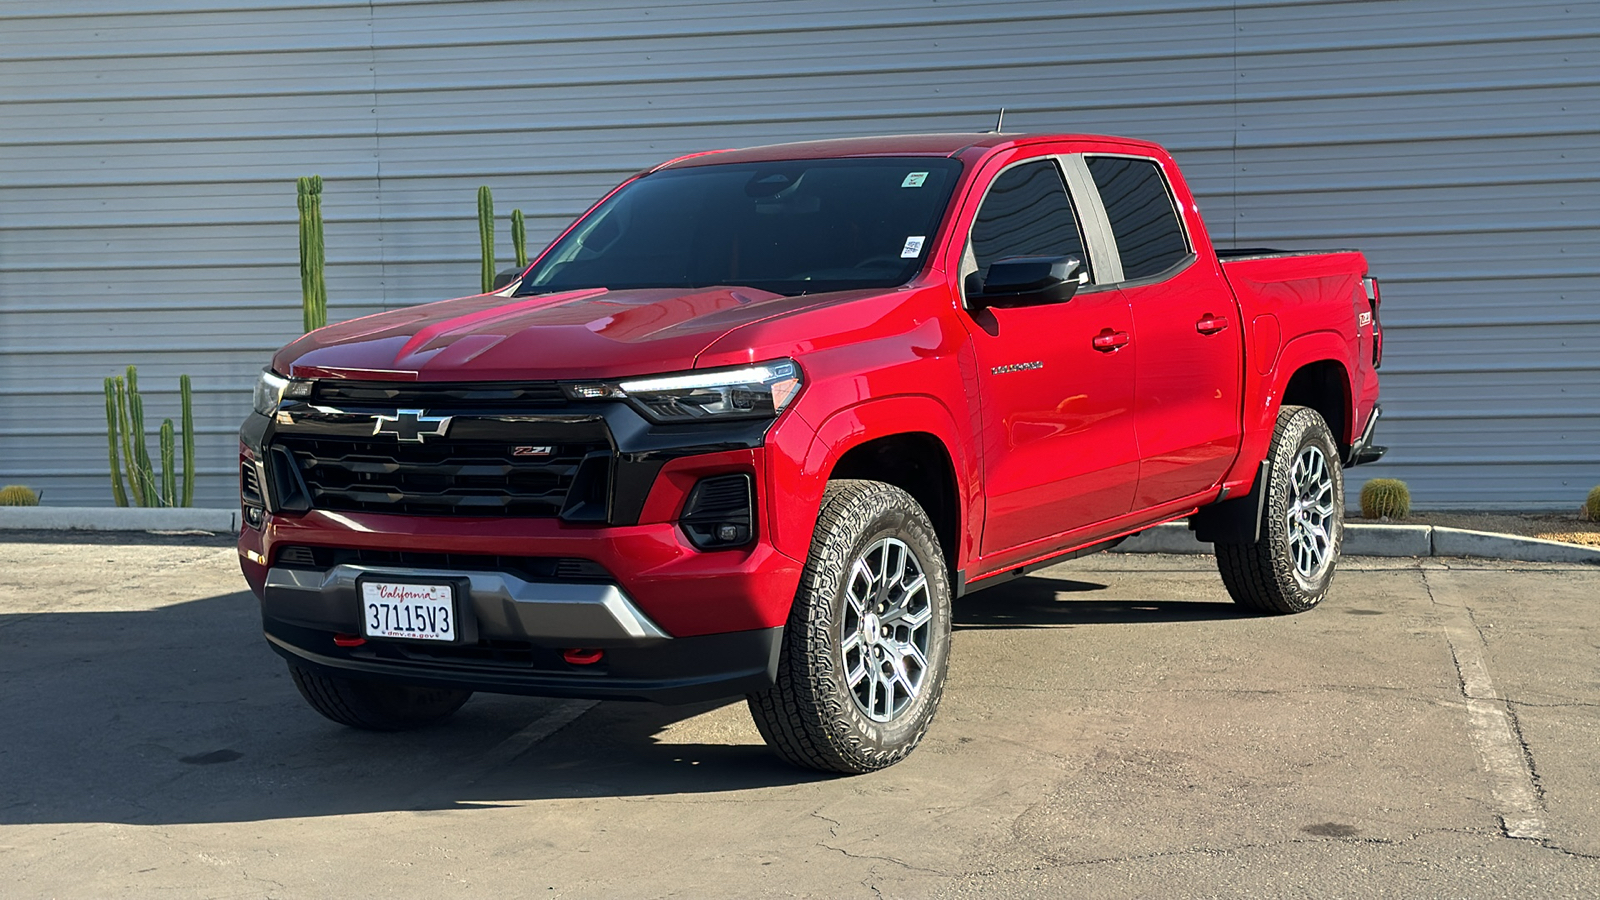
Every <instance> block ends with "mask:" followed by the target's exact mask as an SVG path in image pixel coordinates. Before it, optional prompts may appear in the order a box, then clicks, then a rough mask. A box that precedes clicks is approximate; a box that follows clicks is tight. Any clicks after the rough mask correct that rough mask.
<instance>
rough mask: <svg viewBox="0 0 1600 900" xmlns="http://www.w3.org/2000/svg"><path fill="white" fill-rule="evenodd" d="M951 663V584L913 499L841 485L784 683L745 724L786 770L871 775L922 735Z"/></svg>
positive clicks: (799, 606)
mask: <svg viewBox="0 0 1600 900" xmlns="http://www.w3.org/2000/svg"><path fill="white" fill-rule="evenodd" d="M949 653H950V582H949V579H948V577H947V576H946V574H945V567H944V555H943V553H941V552H940V549H939V541H938V538H937V537H936V536H935V534H934V531H933V526H932V524H931V523H930V522H929V521H928V517H927V514H926V513H924V512H923V510H922V507H920V506H918V505H917V502H916V501H915V500H913V499H912V498H911V496H910V495H909V494H907V493H906V492H904V491H902V490H900V489H899V488H896V487H892V486H890V485H887V484H883V483H880V482H875V481H845V480H841V481H835V482H833V483H831V484H830V485H829V486H828V490H827V493H826V494H825V495H824V497H823V503H822V514H821V516H819V517H818V520H817V531H816V536H815V537H814V538H813V539H812V544H811V555H810V558H809V559H808V561H807V563H806V568H805V572H804V574H803V575H802V576H801V580H800V590H799V591H798V593H797V595H796V597H795V602H794V607H793V609H792V610H791V612H790V615H789V623H788V626H787V628H786V629H785V632H784V636H783V647H782V650H781V652H780V656H779V659H778V677H777V681H776V682H775V683H774V684H773V686H772V687H771V688H768V689H767V690H765V691H762V692H761V693H758V694H752V695H750V697H749V704H750V714H751V717H752V718H754V719H755V722H756V727H757V728H758V729H760V731H761V736H762V737H763V738H765V739H766V741H767V744H768V746H770V747H771V748H772V749H773V751H774V752H776V753H777V754H778V755H779V756H780V757H782V758H783V759H785V760H787V761H789V762H791V763H793V764H795V765H798V766H804V767H806V768H812V769H821V770H823V771H827V772H844V773H852V774H853V773H859V772H869V771H872V770H874V769H881V768H884V767H885V766H890V765H893V764H894V763H896V762H899V761H900V760H902V759H904V758H905V757H906V756H907V755H909V754H910V753H911V751H912V750H913V749H915V747H916V746H917V744H918V742H920V741H921V740H922V736H923V735H924V734H925V733H927V730H928V723H929V722H931V721H932V719H933V714H934V711H935V710H936V709H938V707H939V698H940V695H941V694H942V693H943V691H944V676H945V667H946V663H947V661H948V659H949Z"/></svg>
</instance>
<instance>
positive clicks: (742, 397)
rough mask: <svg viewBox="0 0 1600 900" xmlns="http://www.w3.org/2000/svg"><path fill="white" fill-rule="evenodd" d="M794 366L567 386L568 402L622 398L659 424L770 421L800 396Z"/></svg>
mask: <svg viewBox="0 0 1600 900" xmlns="http://www.w3.org/2000/svg"><path fill="white" fill-rule="evenodd" d="M800 383H801V381H800V366H798V365H796V364H795V362H794V361H793V360H789V359H780V360H776V361H774V362H769V363H759V364H757V365H753V366H744V367H741V368H737V369H711V370H708V371H704V372H682V373H678V374H673V375H659V376H654V377H650V378H637V379H632V380H629V381H624V382H621V383H619V384H573V385H568V386H567V393H568V396H571V397H573V398H574V399H602V398H607V397H616V398H623V397H625V398H627V399H628V400H630V401H631V402H632V403H633V405H634V406H635V407H636V408H637V409H638V410H639V411H640V412H642V413H644V414H645V415H646V416H648V417H650V418H651V419H652V420H654V421H656V422H661V423H672V422H696V421H703V420H706V419H757V418H771V417H772V416H775V415H777V414H778V413H780V412H782V411H783V408H784V407H786V406H788V405H789V401H790V400H793V399H794V396H795V394H796V393H798V392H799V391H800Z"/></svg>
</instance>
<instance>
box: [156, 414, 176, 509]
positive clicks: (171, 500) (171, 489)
mask: <svg viewBox="0 0 1600 900" xmlns="http://www.w3.org/2000/svg"><path fill="white" fill-rule="evenodd" d="M172 431H173V429H172V420H171V419H162V420H161V438H160V440H161V505H162V506H177V505H178V460H177V453H176V452H175V450H174V447H175V441H174V440H173V433H172Z"/></svg>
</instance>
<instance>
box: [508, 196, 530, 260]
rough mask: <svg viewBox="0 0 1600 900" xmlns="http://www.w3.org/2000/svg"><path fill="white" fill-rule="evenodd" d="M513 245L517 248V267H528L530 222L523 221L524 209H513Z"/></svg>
mask: <svg viewBox="0 0 1600 900" xmlns="http://www.w3.org/2000/svg"><path fill="white" fill-rule="evenodd" d="M511 245H512V246H513V247H515V248H517V268H519V269H526V268H527V267H528V223H527V222H525V221H523V218H522V210H520V209H513V210H512V211H511Z"/></svg>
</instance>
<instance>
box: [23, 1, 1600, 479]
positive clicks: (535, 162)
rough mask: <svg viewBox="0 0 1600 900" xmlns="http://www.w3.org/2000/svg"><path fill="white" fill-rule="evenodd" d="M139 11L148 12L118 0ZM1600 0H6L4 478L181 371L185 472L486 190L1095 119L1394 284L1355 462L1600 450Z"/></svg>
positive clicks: (1465, 471)
mask: <svg viewBox="0 0 1600 900" xmlns="http://www.w3.org/2000/svg"><path fill="white" fill-rule="evenodd" d="M135 7H137V8H138V9H139V11H138V12H129V10H130V8H135ZM1597 59H1600V4H1597V3H1595V2H1592V0H1590V2H1576V3H1550V4H1539V3H1525V4H1505V3H1503V2H1482V0H1465V2H1365V3H1363V2H1357V3H1238V4H1230V3H1215V2H1211V3H1207V2H1191V3H1182V2H1171V0H1167V2H1156V0H1145V2H1109V0H1106V2H1091V3H1063V2H1016V0H1008V2H992V0H940V2H913V0H863V2H854V3H840V2H837V0H829V2H823V0H801V2H786V3H759V4H758V3H701V4H661V5H655V4H649V3H638V2H628V3H594V2H590V3H577V2H568V3H511V2H454V3H452V2H388V3H384V2H375V3H371V4H369V3H366V2H360V3H354V2H352V3H326V4H321V5H318V6H315V7H307V6H304V5H302V4H299V3H292V4H291V3H276V2H238V3H232V4H224V3H223V2H222V0H166V2H143V3H138V4H135V3H127V2H111V0H101V2H88V0H0V123H4V124H3V127H0V482H5V483H9V482H23V483H27V484H31V485H33V486H35V487H40V488H43V489H44V490H45V492H46V495H45V499H46V502H48V503H52V504H68V503H87V504H95V503H109V502H110V491H109V488H108V486H107V478H106V475H105V467H106V462H105V442H104V416H103V408H102V402H101V398H100V390H101V387H100V381H101V378H103V377H104V376H105V375H108V374H114V373H115V372H117V371H118V370H119V369H120V368H121V367H122V366H125V365H126V364H128V363H136V364H138V365H139V368H140V376H141V382H142V384H143V385H144V387H145V392H146V394H147V406H148V408H149V410H150V415H151V418H152V419H153V420H155V421H159V419H160V418H161V417H162V416H168V415H170V416H173V417H174V418H175V417H176V385H177V376H178V374H179V373H180V372H188V373H190V374H191V375H192V376H193V377H194V379H195V384H196V390H197V396H196V405H197V409H196V418H197V424H198V429H197V430H198V431H199V434H198V442H199V447H200V454H201V471H202V478H201V479H200V489H199V493H198V502H199V503H200V504H202V505H226V504H230V503H232V502H233V497H234V476H233V471H234V467H233V459H234V438H233V434H234V432H235V429H236V428H237V425H238V422H239V420H240V419H241V418H242V416H243V414H244V412H245V409H246V406H247V403H248V395H247V389H248V386H249V384H250V382H251V380H252V379H253V377H254V373H255V372H256V371H257V370H258V369H259V368H260V367H261V365H262V364H263V363H264V362H265V360H266V359H267V357H268V354H269V353H270V352H271V351H272V350H273V349H274V348H275V347H277V346H279V345H281V344H283V343H285V342H287V341H288V340H290V339H292V338H293V337H294V336H295V334H296V330H297V326H298V323H299V321H300V314H299V310H298V306H299V290H298V287H299V281H298V274H297V266H296V248H297V237H296V233H295V198H294V183H293V180H294V178H295V177H296V176H298V175H304V174H311V173H317V174H321V175H322V176H323V177H324V178H325V179H326V184H327V187H326V194H325V197H324V201H323V206H324V212H325V215H326V218H327V242H328V259H329V273H328V295H329V312H330V316H331V317H333V318H335V319H338V318H348V317H351V316H356V315H362V314H365V313H368V312H372V311H376V310H380V309H385V308H391V307H395V306H400V305H405V304H411V303H417V302H421V301H426V300H435V299H441V298H444V297H449V296H455V295H459V294H464V293H470V292H471V291H472V290H474V289H475V286H476V284H477V250H476V228H475V225H474V216H475V198H474V191H475V189H476V187H477V186H478V185H479V184H485V183H487V184H490V185H492V186H493V187H494V189H495V200H496V209H497V212H498V213H499V214H500V217H501V218H502V224H501V231H500V238H499V242H498V247H499V249H500V251H501V255H502V257H503V258H504V259H507V260H509V258H510V247H509V239H508V236H507V228H506V226H505V225H504V222H503V220H504V218H505V217H506V216H507V215H509V212H510V210H511V209H512V208H513V207H521V208H522V209H523V210H524V211H525V212H526V213H527V215H528V230H529V241H530V243H531V244H541V243H542V242H543V241H545V240H548V238H549V237H550V236H551V235H552V234H553V233H554V231H555V230H556V228H558V227H559V225H560V224H562V223H563V222H565V221H566V220H568V219H570V217H571V216H573V215H574V214H576V213H577V212H579V211H581V210H582V208H583V207H584V206H585V205H586V204H587V203H588V202H589V201H591V200H592V199H594V198H595V197H596V196H598V195H599V194H600V193H601V192H602V191H603V190H605V189H606V188H607V187H609V186H610V185H612V184H614V183H615V182H616V181H618V180H619V179H620V178H621V177H623V176H624V175H625V174H627V173H628V172H630V171H633V170H637V169H638V168H641V167H643V166H646V165H648V164H651V163H653V162H656V161H659V160H661V159H664V158H667V157H669V156H672V155H675V154H678V153H684V152H689V151H693V150H699V149H707V148H714V147H728V146H747V145H752V144H761V143H770V142H774V141H785V140H797V139H808V138H815V137H825V136H843V135H858V134H878V133H894V132H918V131H942V130H984V129H987V128H988V127H989V126H990V125H991V124H992V123H993V118H994V114H995V111H996V110H997V109H998V108H999V107H1001V106H1005V107H1007V108H1008V112H1007V114H1006V126H1007V130H1018V131H1056V130H1069V131H1096V132H1109V133H1113V134H1128V135H1135V136H1140V137H1149V138H1153V139H1156V140H1159V141H1161V142H1163V143H1165V144H1167V145H1168V146H1169V147H1171V148H1172V149H1173V151H1174V152H1175V153H1176V154H1177V156H1178V158H1179V161H1180V162H1181V163H1182V164H1183V165H1184V168H1185V170H1186V172H1187V173H1188V175H1189V177H1190V180H1191V182H1192V183H1193V186H1194V187H1195V189H1196V191H1197V192H1198V194H1199V196H1200V198H1201V204H1202V206H1203V208H1204V210H1205V213H1206V216H1207V219H1208V222H1209V223H1210V226H1211V228H1212V230H1213V232H1214V233H1215V235H1216V237H1217V238H1218V239H1219V241H1220V242H1221V243H1223V244H1224V245H1227V244H1228V243H1230V242H1234V241H1236V242H1237V244H1238V245H1240V246H1254V245H1269V246H1283V247H1319V246H1355V247H1360V248H1361V249H1363V250H1365V251H1366V252H1367V254H1368V256H1369V258H1370V259H1371V261H1372V265H1373V271H1374V273H1375V274H1377V275H1379V276H1380V277H1381V278H1382V279H1383V282H1384V287H1385V290H1384V299H1385V307H1384V322H1385V324H1386V326H1387V327H1388V335H1389V342H1388V355H1387V360H1386V365H1385V366H1384V369H1383V375H1384V403H1385V409H1386V411H1387V413H1388V415H1387V416H1386V417H1385V420H1384V423H1385V427H1384V429H1383V432H1382V438H1383V442H1385V443H1388V444H1389V445H1391V447H1392V448H1393V449H1392V451H1391V453H1390V456H1389V458H1388V459H1387V460H1386V461H1385V462H1384V463H1383V464H1382V465H1380V466H1373V467H1371V468H1367V469H1362V470H1358V472H1356V473H1355V475H1356V477H1353V478H1352V479H1351V483H1352V487H1355V486H1357V485H1359V483H1360V482H1361V481H1363V480H1365V478H1366V477H1370V476H1373V475H1379V474H1387V475H1396V476H1399V477H1403V478H1406V479H1407V480H1408V481H1409V482H1410V483H1411V486H1412V491H1413V495H1414V497H1415V498H1416V500H1417V502H1418V505H1424V506H1433V507H1440V506H1477V507H1485V506H1496V505H1499V506H1511V507H1529V506H1563V507H1571V506H1574V505H1576V504H1577V503H1578V502H1580V500H1581V498H1582V495H1583V493H1584V492H1585V491H1587V489H1588V488H1589V487H1590V486H1591V485H1593V484H1595V483H1597V482H1600V454H1597V452H1596V448H1597V447H1600V306H1597V304H1596V298H1597V295H1600V290H1597V288H1600V190H1597V185H1600V68H1597V66H1596V60H1597Z"/></svg>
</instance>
